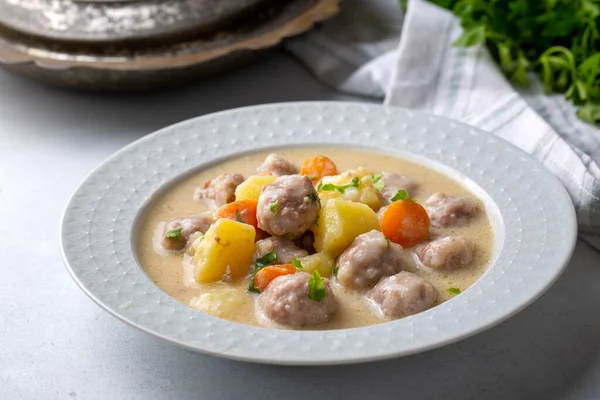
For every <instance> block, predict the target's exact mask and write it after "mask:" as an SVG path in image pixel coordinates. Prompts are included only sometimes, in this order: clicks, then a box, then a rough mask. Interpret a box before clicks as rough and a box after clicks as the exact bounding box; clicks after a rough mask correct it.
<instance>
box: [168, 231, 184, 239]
mask: <svg viewBox="0 0 600 400" xmlns="http://www.w3.org/2000/svg"><path fill="white" fill-rule="evenodd" d="M182 230H183V228H177V229H171V230H170V231H167V232H166V233H165V237H166V238H168V239H177V240H179V239H181V231H182Z"/></svg>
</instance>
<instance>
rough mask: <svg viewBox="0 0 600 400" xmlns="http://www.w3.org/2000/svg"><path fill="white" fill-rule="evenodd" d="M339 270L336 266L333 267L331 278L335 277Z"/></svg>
mask: <svg viewBox="0 0 600 400" xmlns="http://www.w3.org/2000/svg"><path fill="white" fill-rule="evenodd" d="M339 270H340V267H338V266H337V265H336V266H335V267H333V276H337V274H338V271H339Z"/></svg>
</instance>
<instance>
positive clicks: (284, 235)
mask: <svg viewBox="0 0 600 400" xmlns="http://www.w3.org/2000/svg"><path fill="white" fill-rule="evenodd" d="M283 237H284V238H286V239H290V240H294V239H295V238H296V236H294V235H292V234H291V233H289V232H286V233H284V234H283Z"/></svg>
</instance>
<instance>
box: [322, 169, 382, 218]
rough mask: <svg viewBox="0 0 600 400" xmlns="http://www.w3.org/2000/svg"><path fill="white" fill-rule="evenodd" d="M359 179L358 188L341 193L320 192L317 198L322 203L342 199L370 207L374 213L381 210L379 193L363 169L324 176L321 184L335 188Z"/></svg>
mask: <svg viewBox="0 0 600 400" xmlns="http://www.w3.org/2000/svg"><path fill="white" fill-rule="evenodd" d="M354 178H359V179H360V180H359V183H358V187H357V188H356V187H350V188H347V189H345V190H344V193H341V192H339V191H337V190H321V191H319V198H320V199H321V201H322V202H326V201H327V200H330V199H339V198H341V199H344V200H351V201H356V202H359V203H363V204H366V205H368V206H369V207H371V208H372V209H373V210H374V211H377V210H379V209H380V208H381V198H380V196H379V192H378V190H377V189H375V186H374V185H373V179H372V178H371V174H370V173H369V172H368V171H367V170H366V169H364V168H362V167H360V168H358V169H356V170H349V171H346V172H342V173H341V174H339V175H334V176H326V177H324V178H323V179H322V180H321V182H322V184H323V185H325V184H328V183H331V184H334V185H336V186H345V185H348V184H350V183H352V179H354Z"/></svg>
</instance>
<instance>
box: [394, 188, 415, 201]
mask: <svg viewBox="0 0 600 400" xmlns="http://www.w3.org/2000/svg"><path fill="white" fill-rule="evenodd" d="M398 200H410V201H413V199H411V198H410V196H409V195H408V193H406V190H404V189H400V190H398V191H397V192H396V194H395V195H394V197H392V202H394V201H398Z"/></svg>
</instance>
